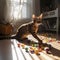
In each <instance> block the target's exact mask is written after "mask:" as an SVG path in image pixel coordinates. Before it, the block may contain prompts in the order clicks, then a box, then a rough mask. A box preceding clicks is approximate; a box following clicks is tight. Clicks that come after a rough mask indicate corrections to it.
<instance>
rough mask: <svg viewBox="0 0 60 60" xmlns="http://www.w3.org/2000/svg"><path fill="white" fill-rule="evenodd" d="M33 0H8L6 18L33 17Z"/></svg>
mask: <svg viewBox="0 0 60 60" xmlns="http://www.w3.org/2000/svg"><path fill="white" fill-rule="evenodd" d="M32 14H33V0H6V16H5V19H6V20H10V21H13V20H18V19H25V18H26V19H27V18H31V15H32Z"/></svg>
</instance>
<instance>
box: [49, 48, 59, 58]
mask: <svg viewBox="0 0 60 60" xmlns="http://www.w3.org/2000/svg"><path fill="white" fill-rule="evenodd" d="M50 51H51V52H52V54H53V55H54V56H58V57H60V50H58V49H56V48H54V47H51V50H50Z"/></svg>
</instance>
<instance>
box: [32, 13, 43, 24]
mask: <svg viewBox="0 0 60 60" xmlns="http://www.w3.org/2000/svg"><path fill="white" fill-rule="evenodd" d="M42 18H43V14H40V15H39V16H36V15H35V14H33V15H32V20H33V21H34V22H37V23H41V22H42Z"/></svg>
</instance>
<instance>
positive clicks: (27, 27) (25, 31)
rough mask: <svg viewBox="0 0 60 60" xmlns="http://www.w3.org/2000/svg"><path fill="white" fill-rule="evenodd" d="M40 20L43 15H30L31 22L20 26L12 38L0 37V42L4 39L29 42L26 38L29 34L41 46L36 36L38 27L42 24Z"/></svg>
mask: <svg viewBox="0 0 60 60" xmlns="http://www.w3.org/2000/svg"><path fill="white" fill-rule="evenodd" d="M42 18H43V14H40V16H35V15H34V14H33V15H32V21H31V22H29V23H26V24H22V25H21V26H20V27H19V28H18V29H17V33H16V35H15V36H13V37H0V40H4V39H16V40H18V41H19V42H23V43H25V42H30V40H28V38H27V36H28V35H29V34H31V35H32V36H33V37H34V38H36V39H37V40H38V42H39V43H40V44H42V41H41V40H40V39H39V37H38V36H37V31H38V28H39V25H41V24H42Z"/></svg>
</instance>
